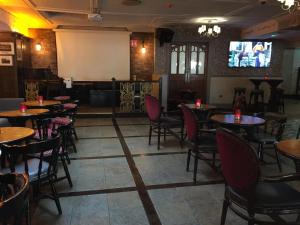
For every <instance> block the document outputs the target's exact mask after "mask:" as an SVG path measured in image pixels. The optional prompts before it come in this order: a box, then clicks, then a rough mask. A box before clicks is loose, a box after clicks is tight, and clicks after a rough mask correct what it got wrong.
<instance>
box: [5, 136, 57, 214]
mask: <svg viewBox="0 0 300 225" xmlns="http://www.w3.org/2000/svg"><path fill="white" fill-rule="evenodd" d="M60 147H61V137H60V135H57V136H55V137H53V138H51V139H47V140H42V141H34V142H32V143H29V144H25V145H5V144H4V145H2V146H1V150H2V151H4V152H5V154H6V155H7V156H8V161H9V165H10V168H4V169H1V170H0V173H4V174H6V173H10V172H13V173H14V172H16V173H26V174H27V175H28V178H29V182H30V183H31V184H32V185H33V187H34V193H35V195H36V196H37V197H38V198H39V199H40V198H45V197H46V198H50V199H53V200H54V201H55V204H56V206H57V209H58V212H59V214H62V210H61V205H60V202H59V197H58V194H57V192H56V189H55V186H54V181H55V179H56V177H57V161H58V157H59V149H60ZM50 150H51V155H50V156H49V155H47V152H48V151H50ZM33 155H35V157H32V156H33ZM20 156H23V160H24V161H23V162H21V163H17V162H18V160H17V159H18V158H19V157H20ZM43 183H48V184H49V185H50V188H51V193H50V194H41V191H40V186H41V185H42V184H43Z"/></svg>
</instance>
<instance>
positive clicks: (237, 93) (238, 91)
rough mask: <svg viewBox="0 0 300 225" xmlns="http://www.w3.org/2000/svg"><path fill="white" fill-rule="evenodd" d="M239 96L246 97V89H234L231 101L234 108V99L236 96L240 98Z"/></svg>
mask: <svg viewBox="0 0 300 225" xmlns="http://www.w3.org/2000/svg"><path fill="white" fill-rule="evenodd" d="M241 95H246V88H243V87H235V88H234V94H233V100H232V106H234V104H235V101H236V98H237V97H238V96H241Z"/></svg>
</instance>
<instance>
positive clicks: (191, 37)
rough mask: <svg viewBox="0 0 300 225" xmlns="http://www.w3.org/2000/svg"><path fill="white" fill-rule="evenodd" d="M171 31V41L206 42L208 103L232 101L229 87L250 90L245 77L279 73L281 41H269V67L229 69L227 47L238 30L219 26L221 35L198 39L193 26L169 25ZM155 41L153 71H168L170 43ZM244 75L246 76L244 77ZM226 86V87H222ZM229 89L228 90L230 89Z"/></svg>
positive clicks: (281, 51)
mask: <svg viewBox="0 0 300 225" xmlns="http://www.w3.org/2000/svg"><path fill="white" fill-rule="evenodd" d="M171 29H172V30H173V31H175V34H174V37H173V42H208V43H209V55H208V84H207V85H208V93H207V94H208V98H207V100H208V102H210V103H212V104H221V103H223V104H227V103H230V102H231V101H232V97H233V89H232V88H233V87H235V86H245V87H248V88H249V89H252V88H253V86H252V85H251V83H250V81H249V80H248V78H250V77H263V76H264V75H265V74H266V73H269V74H271V75H272V76H273V77H280V76H281V67H282V59H283V51H284V48H285V42H282V41H276V40H274V41H273V52H272V62H271V67H270V68H260V69H256V68H234V69H232V68H229V67H228V66H227V62H228V49H229V42H230V41H231V40H239V39H240V30H238V29H223V31H222V34H221V35H220V36H219V37H218V38H212V39H207V38H202V37H201V36H200V35H199V34H198V32H197V27H183V26H174V27H171ZM157 42H158V41H157V40H156V48H155V53H156V54H155V67H154V72H155V73H156V74H168V73H169V67H170V61H169V51H170V46H171V45H170V44H165V45H164V46H163V47H159V44H158V43H157ZM245 78H246V79H245ZM225 87H226V88H225ZM227 87H230V88H227ZM231 90H232V91H231Z"/></svg>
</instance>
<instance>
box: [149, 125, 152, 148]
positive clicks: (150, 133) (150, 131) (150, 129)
mask: <svg viewBox="0 0 300 225" xmlns="http://www.w3.org/2000/svg"><path fill="white" fill-rule="evenodd" d="M151 136H152V126H151V125H150V128H149V145H151Z"/></svg>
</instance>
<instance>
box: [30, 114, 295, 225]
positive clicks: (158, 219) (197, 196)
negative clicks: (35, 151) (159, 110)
mask: <svg viewBox="0 0 300 225" xmlns="http://www.w3.org/2000/svg"><path fill="white" fill-rule="evenodd" d="M293 115H294V114H293ZM291 118H292V120H290V124H289V125H288V126H290V127H289V129H290V128H291V127H293V126H294V123H295V121H294V120H297V118H296V117H294V116H292V117H291ZM298 119H299V117H298ZM147 124H148V121H147V119H146V118H118V119H117V120H116V124H115V125H114V124H113V122H112V119H110V118H92V119H86V118H84V119H78V120H77V122H76V130H77V132H78V136H79V140H78V141H77V143H76V145H77V149H78V153H71V154H70V157H71V164H70V165H69V170H70V173H71V176H72V180H73V183H74V186H73V187H72V188H70V187H69V185H68V183H67V181H66V180H62V181H60V182H58V183H57V184H56V187H57V189H58V191H59V193H60V195H61V197H60V201H61V204H62V209H63V214H62V215H61V216H58V215H57V210H56V207H55V204H54V202H53V201H51V200H41V201H40V203H39V204H38V207H37V208H36V210H35V212H34V215H33V224H34V225H48V224H49V225H50V224H53V225H93V224H101V225H144V224H145V225H147V224H150V225H154V224H157V225H160V224H162V225H216V224H219V223H220V213H221V209H222V200H223V192H224V184H223V179H222V176H221V175H220V174H219V173H218V172H216V171H214V170H212V168H211V167H210V166H208V165H207V164H206V163H205V162H203V161H200V162H199V167H198V176H197V180H198V181H199V182H198V183H197V184H196V185H195V184H193V183H192V172H186V171H185V164H186V150H187V149H186V148H185V147H184V148H181V147H180V145H179V142H178V141H177V140H176V139H174V138H173V137H171V136H168V137H167V140H166V141H163V140H162V144H161V149H160V151H157V148H156V143H157V142H156V141H157V140H156V136H154V137H153V140H152V145H150V146H149V145H148V138H147V135H148V125H147ZM118 128H119V129H118ZM118 130H120V131H121V132H120V133H119V132H118ZM291 133H292V132H289V134H288V135H286V136H289V135H291ZM270 154H271V156H268V155H267V156H266V158H265V160H266V161H267V162H274V158H273V157H272V154H273V151H270ZM281 158H282V159H283V157H281ZM191 168H192V165H191ZM283 168H284V173H287V172H292V171H294V167H293V164H292V163H291V162H290V161H289V160H288V159H283ZM262 172H263V174H264V175H275V174H278V169H277V165H276V164H273V163H271V164H270V163H267V164H265V165H262ZM59 175H63V170H62V169H61V168H60V169H59ZM293 185H294V186H296V187H297V188H298V186H299V184H298V182H294V183H293ZM226 224H230V225H244V224H246V222H245V221H242V220H241V219H240V218H239V217H238V216H236V215H235V214H233V213H232V212H231V211H229V213H228V217H227V223H226Z"/></svg>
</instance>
